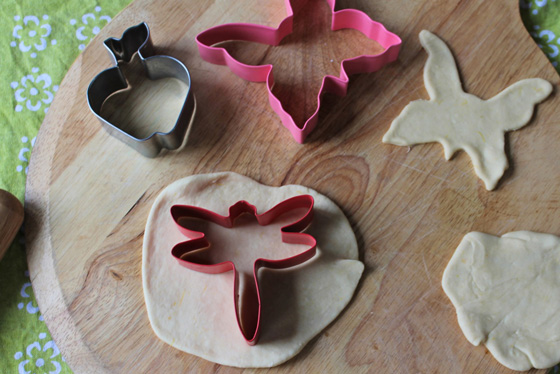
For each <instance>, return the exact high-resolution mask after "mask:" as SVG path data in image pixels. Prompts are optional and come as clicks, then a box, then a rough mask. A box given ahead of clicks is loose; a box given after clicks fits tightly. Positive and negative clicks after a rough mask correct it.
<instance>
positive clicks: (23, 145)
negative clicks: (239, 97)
mask: <svg viewBox="0 0 560 374" xmlns="http://www.w3.org/2000/svg"><path fill="white" fill-rule="evenodd" d="M130 1H131V0H114V1H113V0H99V1H93V0H82V1H77V0H70V1H67V0H49V1H39V0H28V1H23V0H2V1H1V4H0V10H1V12H0V20H1V22H0V55H1V56H4V57H3V58H2V65H1V66H2V69H0V97H1V98H2V101H0V188H2V189H5V190H8V191H10V192H12V193H13V194H14V195H16V196H17V197H18V198H19V199H20V200H21V201H23V197H24V192H25V191H24V189H25V178H26V175H27V166H28V162H29V156H30V154H31V151H32V149H33V145H34V143H35V136H36V135H37V132H38V129H39V125H40V124H41V122H42V120H43V118H44V116H45V113H46V112H47V111H48V109H49V106H50V104H51V103H52V100H53V97H54V96H55V94H56V91H57V90H58V85H59V84H60V82H61V81H62V78H63V77H64V75H65V73H66V71H67V69H68V68H69V67H70V65H71V64H72V62H73V61H74V60H75V58H76V57H77V55H78V54H79V53H80V51H81V50H83V49H84V48H85V46H86V45H87V43H88V42H89V41H90V40H91V39H92V38H93V37H94V36H95V35H96V34H97V33H99V30H100V29H101V28H102V27H103V26H105V25H106V24H107V23H108V22H110V20H111V18H112V17H114V16H115V15H116V14H117V13H118V12H119V11H120V10H122V9H123V8H124V7H125V6H126V5H128V3H129V2H130ZM520 9H521V14H522V18H523V21H524V23H525V25H526V27H527V29H528V30H529V32H530V33H531V35H532V36H533V37H534V39H535V40H536V42H537V43H538V44H539V46H540V47H541V48H542V50H543V52H544V53H545V54H546V55H547V56H548V57H549V59H550V60H551V62H552V64H553V65H554V66H556V67H557V69H558V68H559V66H558V62H559V61H560V56H559V48H560V0H558V1H556V0H534V1H524V0H521V2H520ZM23 231H24V230H22V233H21V234H20V235H19V236H18V237H17V238H16V240H15V241H14V243H13V244H12V246H11V247H10V249H9V250H8V252H7V254H6V255H5V257H4V259H3V260H2V261H1V262H0V285H1V287H0V373H2V374H4V373H5V374H12V373H14V374H15V373H19V374H23V373H26V374H28V373H35V374H41V373H49V374H58V373H71V372H72V371H71V370H70V368H69V367H68V366H67V365H66V363H65V361H64V357H63V354H62V353H61V352H60V351H59V350H58V348H57V347H56V344H55V343H54V341H53V340H52V338H51V335H50V334H49V332H48V330H47V327H46V325H45V323H44V321H43V317H42V316H41V312H40V310H39V308H38V307H37V302H36V301H35V297H34V294H33V289H32V287H31V283H30V280H29V274H28V272H27V264H26V259H25V250H24V246H23Z"/></svg>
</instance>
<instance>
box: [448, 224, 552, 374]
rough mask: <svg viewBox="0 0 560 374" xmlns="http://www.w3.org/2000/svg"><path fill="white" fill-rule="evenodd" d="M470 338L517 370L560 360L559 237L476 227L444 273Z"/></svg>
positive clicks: (460, 324)
mask: <svg viewBox="0 0 560 374" xmlns="http://www.w3.org/2000/svg"><path fill="white" fill-rule="evenodd" d="M442 285H443V289H444V291H445V293H446V294H447V296H448V297H449V299H450V300H451V302H452V303H453V306H454V307H455V309H456V311H457V319H458V322H459V326H460V327H461V330H462V331H463V333H464V335H465V337H466V338H467V340H468V341H469V342H470V343H472V344H474V345H479V344H480V343H484V344H485V345H486V347H487V348H488V350H489V351H490V352H491V353H492V355H493V356H494V357H495V358H496V360H498V361H499V362H500V363H501V364H502V365H504V366H506V367H508V368H510V369H513V370H529V369H531V368H532V367H534V368H537V369H544V368H549V367H552V366H554V365H556V364H557V363H559V362H560V313H558V311H559V310H560V238H559V237H557V236H554V235H549V234H540V233H535V232H530V231H516V232H510V233H507V234H505V235H503V236H502V237H501V238H500V237H496V236H493V235H488V234H483V233H480V232H471V233H469V234H467V235H465V237H464V238H463V240H462V241H461V243H460V244H459V247H458V248H457V250H456V251H455V253H454V254H453V257H452V258H451V260H450V261H449V264H448V265H447V268H446V269H445V271H444V273H443V281H442Z"/></svg>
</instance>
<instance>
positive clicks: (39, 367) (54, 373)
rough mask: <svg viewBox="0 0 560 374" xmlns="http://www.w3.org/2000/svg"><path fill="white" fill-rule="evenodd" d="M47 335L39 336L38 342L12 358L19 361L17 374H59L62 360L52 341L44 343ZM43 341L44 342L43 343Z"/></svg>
mask: <svg viewBox="0 0 560 374" xmlns="http://www.w3.org/2000/svg"><path fill="white" fill-rule="evenodd" d="M46 339H47V334H46V333H44V332H42V333H40V334H39V341H35V342H33V343H31V344H29V345H28V346H27V348H26V349H25V352H17V353H16V354H15V355H14V358H15V359H16V360H17V361H20V362H19V364H18V372H19V374H59V373H60V371H61V370H62V365H61V362H64V361H65V360H64V358H63V357H62V356H61V355H60V350H59V349H58V347H57V346H56V344H55V343H54V341H52V340H48V341H45V340H46ZM43 341H44V342H43Z"/></svg>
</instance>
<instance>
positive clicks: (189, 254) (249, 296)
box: [171, 195, 317, 345]
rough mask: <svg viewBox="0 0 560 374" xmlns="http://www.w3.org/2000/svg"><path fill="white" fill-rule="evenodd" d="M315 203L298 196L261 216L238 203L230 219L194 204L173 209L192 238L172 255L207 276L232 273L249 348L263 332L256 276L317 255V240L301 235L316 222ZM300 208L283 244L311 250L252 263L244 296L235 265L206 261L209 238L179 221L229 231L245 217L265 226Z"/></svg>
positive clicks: (286, 228)
mask: <svg viewBox="0 0 560 374" xmlns="http://www.w3.org/2000/svg"><path fill="white" fill-rule="evenodd" d="M313 203H314V201H313V197H312V196H310V195H299V196H295V197H292V198H289V199H287V200H284V201H282V202H281V203H279V204H278V205H276V206H274V207H272V208H271V209H270V210H268V211H266V212H264V213H262V214H257V208H255V206H253V205H251V204H249V203H248V202H246V201H238V202H237V203H235V204H234V205H232V206H231V207H230V208H229V214H228V215H227V216H221V215H219V214H217V213H214V212H212V211H209V210H206V209H203V208H199V207H196V206H191V205H174V206H172V207H171V216H172V217H173V220H174V221H175V223H176V225H177V226H178V228H179V230H180V231H181V232H182V233H183V234H184V235H185V236H186V237H188V238H190V239H189V240H187V241H185V242H182V243H179V244H177V245H176V246H175V247H173V249H172V250H171V254H172V255H173V257H175V258H176V259H177V261H178V262H179V264H181V265H182V266H184V267H186V268H188V269H191V270H195V271H199V272H202V273H208V274H219V273H225V272H228V271H233V276H234V290H233V296H234V303H235V315H236V318H237V324H238V326H239V330H240V331H241V333H242V334H243V337H244V338H245V340H246V341H247V343H248V344H250V345H255V344H256V343H257V341H258V338H259V334H260V331H261V289H260V287H259V279H258V277H257V274H258V271H259V269H260V268H262V267H266V268H270V269H285V268H289V267H292V266H296V265H299V264H301V263H303V262H305V261H307V260H309V259H310V258H312V257H313V256H314V255H315V253H316V248H317V242H316V241H315V238H313V236H311V235H309V234H305V233H302V232H301V231H303V230H305V229H306V228H307V227H308V226H309V224H310V223H311V220H312V219H313ZM301 208H304V209H305V211H306V212H305V214H304V216H303V217H302V218H300V219H298V220H297V221H296V222H294V223H291V224H289V225H287V226H284V227H282V228H281V233H282V241H283V242H284V243H289V244H303V245H306V246H309V248H308V249H307V250H305V251H303V252H300V253H299V254H297V255H295V256H292V257H288V258H283V259H280V260H268V259H264V258H259V259H257V260H256V261H255V262H254V264H253V278H254V284H252V285H249V284H248V285H247V287H246V288H244V289H243V292H242V293H243V294H241V295H239V279H238V278H239V277H238V272H237V270H236V268H235V264H234V263H233V262H231V261H225V262H220V263H210V261H209V260H205V259H204V251H203V252H200V250H208V249H211V248H210V247H211V243H210V242H209V241H208V240H207V239H206V237H205V236H204V233H201V232H198V231H192V230H189V229H188V228H187V227H185V226H183V225H182V224H181V222H180V220H182V219H184V218H188V219H200V220H205V221H209V222H213V223H215V224H218V225H220V226H223V227H226V228H232V227H233V226H234V221H235V219H236V218H238V217H239V216H241V215H243V214H252V215H254V216H255V217H256V219H257V222H258V223H259V225H261V226H265V225H268V224H270V223H272V222H273V221H274V220H275V219H276V218H278V217H279V216H281V215H282V214H284V213H287V212H289V211H292V210H294V209H301ZM239 300H243V305H242V306H240V305H239V304H240V302H239Z"/></svg>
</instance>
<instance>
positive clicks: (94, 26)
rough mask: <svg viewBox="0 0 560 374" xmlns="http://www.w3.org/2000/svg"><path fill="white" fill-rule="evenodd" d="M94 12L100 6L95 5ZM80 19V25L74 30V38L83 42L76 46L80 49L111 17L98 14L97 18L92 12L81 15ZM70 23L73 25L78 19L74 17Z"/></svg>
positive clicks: (98, 10)
mask: <svg viewBox="0 0 560 374" xmlns="http://www.w3.org/2000/svg"><path fill="white" fill-rule="evenodd" d="M95 12H96V13H99V12H101V7H100V6H96V7H95ZM81 21H82V23H81V25H80V26H78V29H77V30H76V38H77V39H78V40H79V41H80V42H83V43H81V44H80V45H79V46H78V48H79V49H80V51H81V50H83V49H84V48H85V47H86V45H87V43H88V42H89V41H90V40H91V39H92V38H93V37H94V36H95V35H97V34H99V31H101V28H103V26H105V25H106V24H107V23H109V21H111V17H109V16H107V15H103V16H99V18H98V17H97V16H96V15H95V14H93V13H86V14H84V15H83V16H82V18H81ZM70 24H71V25H73V26H74V25H77V24H78V21H77V20H75V19H71V20H70Z"/></svg>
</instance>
